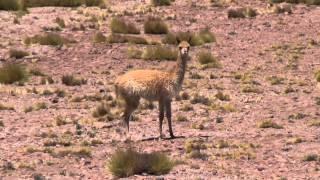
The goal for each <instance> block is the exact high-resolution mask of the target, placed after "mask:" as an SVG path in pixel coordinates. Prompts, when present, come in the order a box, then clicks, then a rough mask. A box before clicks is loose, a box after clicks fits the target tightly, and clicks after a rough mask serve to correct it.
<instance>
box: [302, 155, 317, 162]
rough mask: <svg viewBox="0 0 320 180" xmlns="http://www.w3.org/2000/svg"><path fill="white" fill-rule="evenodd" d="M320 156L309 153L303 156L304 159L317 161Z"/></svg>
mask: <svg viewBox="0 0 320 180" xmlns="http://www.w3.org/2000/svg"><path fill="white" fill-rule="evenodd" d="M318 159H319V156H318V155H317V154H307V155H305V156H304V157H303V158H302V161H317V160H318Z"/></svg>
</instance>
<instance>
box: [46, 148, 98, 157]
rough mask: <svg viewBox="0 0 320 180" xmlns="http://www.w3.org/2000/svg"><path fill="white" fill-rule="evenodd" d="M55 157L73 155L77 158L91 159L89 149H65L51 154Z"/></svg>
mask: <svg viewBox="0 0 320 180" xmlns="http://www.w3.org/2000/svg"><path fill="white" fill-rule="evenodd" d="M51 154H52V155H53V156H56V157H64V156H68V155H74V156H79V157H91V155H92V153H91V149H90V148H89V147H66V148H61V149H59V150H57V151H56V152H52V153H51Z"/></svg>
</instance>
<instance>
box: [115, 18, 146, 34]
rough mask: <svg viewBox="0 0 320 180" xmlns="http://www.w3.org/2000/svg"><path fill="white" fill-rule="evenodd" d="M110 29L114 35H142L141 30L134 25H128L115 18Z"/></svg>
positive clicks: (122, 20)
mask: <svg viewBox="0 0 320 180" xmlns="http://www.w3.org/2000/svg"><path fill="white" fill-rule="evenodd" d="M110 28H111V31H112V32H113V33H123V34H140V31H139V29H138V28H137V27H136V26H135V25H134V24H133V23H127V22H125V20H124V19H121V18H113V19H112V20H111V23H110Z"/></svg>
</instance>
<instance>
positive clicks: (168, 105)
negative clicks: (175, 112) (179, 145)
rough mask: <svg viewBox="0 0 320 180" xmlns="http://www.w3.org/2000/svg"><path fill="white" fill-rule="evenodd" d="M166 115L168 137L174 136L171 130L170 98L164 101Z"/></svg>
mask: <svg viewBox="0 0 320 180" xmlns="http://www.w3.org/2000/svg"><path fill="white" fill-rule="evenodd" d="M166 116H167V119H168V126H169V133H170V137H171V138H174V134H173V131H172V122H171V100H167V101H166Z"/></svg>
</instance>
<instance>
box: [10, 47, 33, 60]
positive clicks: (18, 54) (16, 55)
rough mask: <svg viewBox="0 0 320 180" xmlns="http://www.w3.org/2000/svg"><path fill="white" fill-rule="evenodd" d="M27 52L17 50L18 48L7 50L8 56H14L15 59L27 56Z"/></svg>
mask: <svg viewBox="0 0 320 180" xmlns="http://www.w3.org/2000/svg"><path fill="white" fill-rule="evenodd" d="M28 55H29V53H28V52H26V51H22V50H19V49H10V50H9V56H10V57H11V58H16V59H21V58H23V57H25V56H28Z"/></svg>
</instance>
